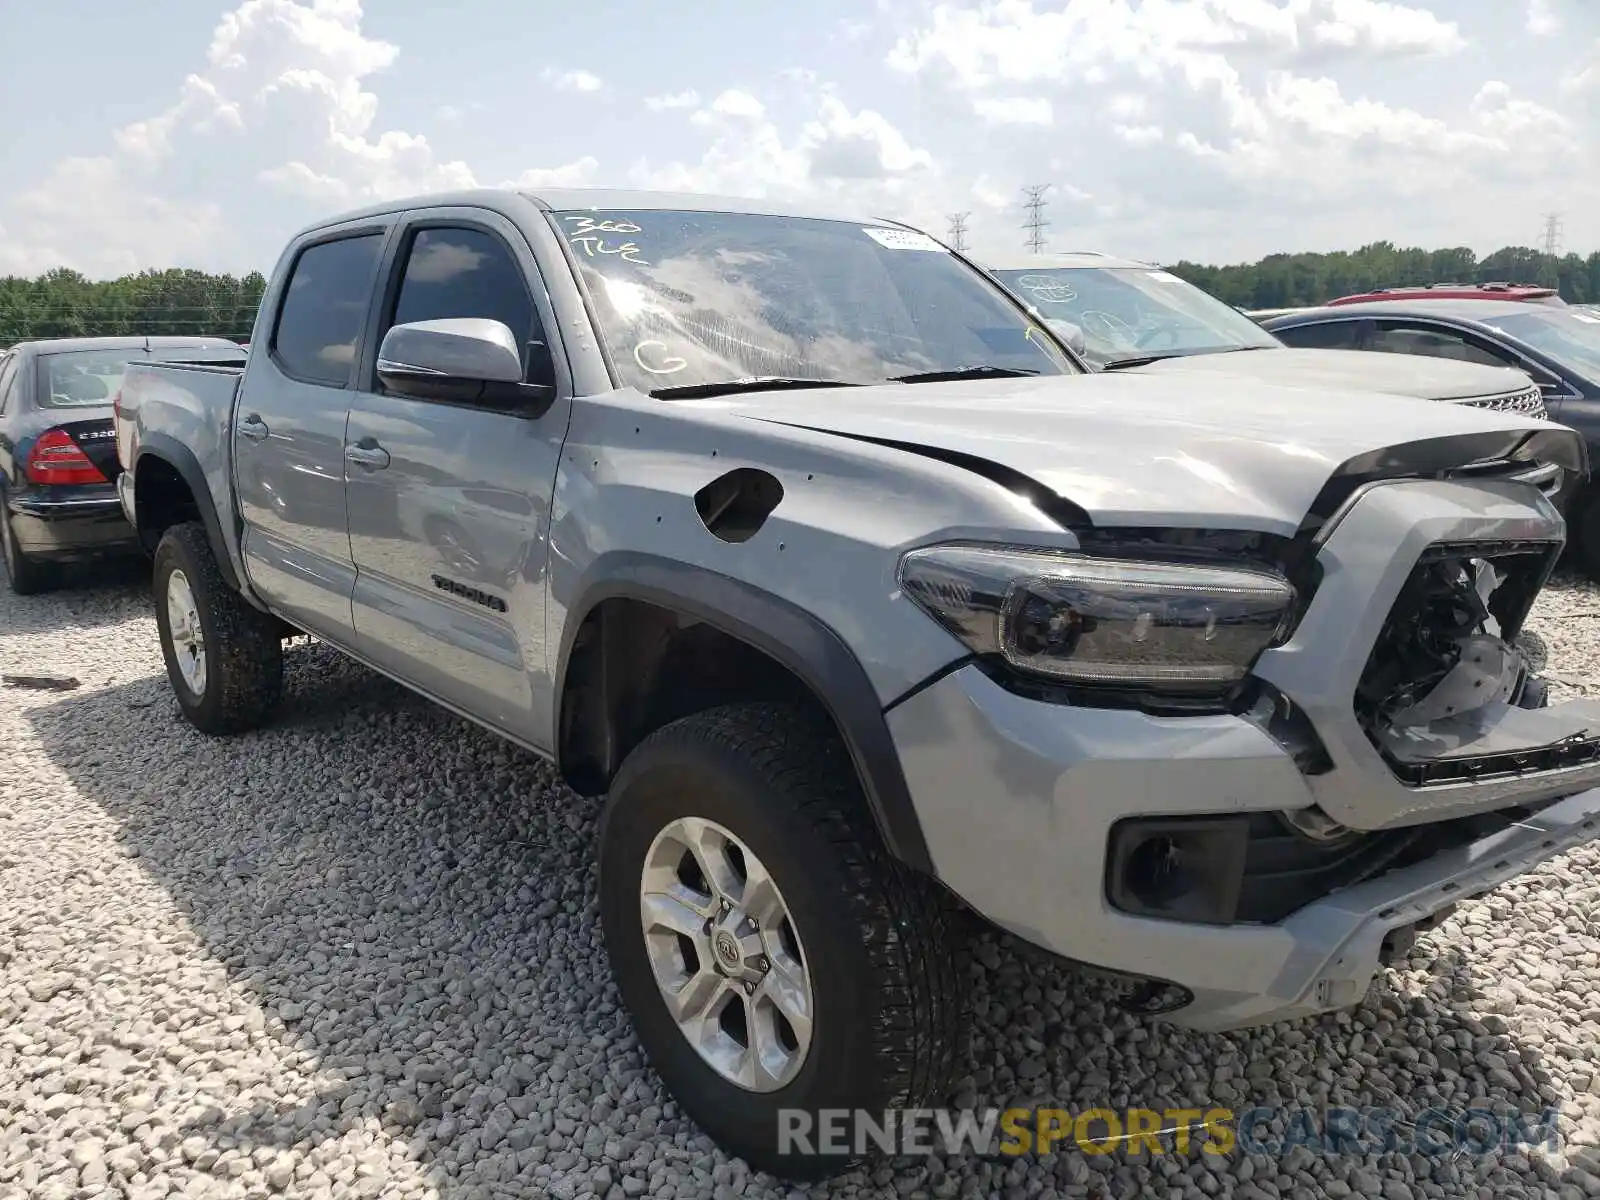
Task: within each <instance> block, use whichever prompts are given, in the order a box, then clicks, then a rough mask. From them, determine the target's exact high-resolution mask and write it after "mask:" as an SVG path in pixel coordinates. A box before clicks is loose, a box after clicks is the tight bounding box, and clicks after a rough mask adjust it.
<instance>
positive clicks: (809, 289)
mask: <svg viewBox="0 0 1600 1200" xmlns="http://www.w3.org/2000/svg"><path fill="white" fill-rule="evenodd" d="M553 215H554V217H555V220H556V222H557V224H558V225H559V226H560V228H561V230H562V233H563V234H564V236H565V237H566V238H567V240H568V242H569V243H570V244H571V247H572V251H573V254H574V255H575V256H576V258H577V261H578V265H579V269H580V271H581V273H582V275H583V280H584V283H585V284H586V286H587V287H588V290H589V292H590V294H591V295H592V296H593V298H594V305H595V309H596V316H597V318H598V322H599V326H600V333H601V337H602V338H603V339H604V340H605V342H606V347H607V349H608V350H609V351H610V353H611V358H612V360H613V362H614V363H615V364H616V368H617V371H618V372H619V374H620V375H621V377H622V381H623V382H624V383H625V384H629V385H631V386H633V387H635V388H637V389H639V390H640V391H643V392H650V391H656V390H659V389H663V388H673V389H676V388H690V389H692V388H693V387H694V386H695V385H700V384H717V383H725V382H730V381H734V380H748V379H751V378H754V377H772V378H775V379H776V378H781V379H789V380H802V381H804V380H818V381H821V380H829V381H836V382H845V383H882V382H884V381H885V380H888V379H891V378H894V377H895V376H902V375H912V374H920V373H924V372H930V371H962V370H966V369H970V368H974V367H999V368H1004V369H1008V370H1014V371H1019V372H1025V373H1028V374H1034V373H1037V374H1041V375H1059V374H1063V373H1067V372H1074V371H1076V367H1075V366H1074V365H1073V363H1072V362H1071V360H1070V359H1069V358H1068V357H1067V356H1066V355H1065V354H1064V353H1063V352H1062V351H1061V349H1060V347H1059V346H1057V345H1056V344H1055V343H1054V342H1052V341H1051V340H1050V338H1049V337H1048V335H1046V334H1044V333H1042V332H1041V331H1040V330H1039V329H1038V328H1037V327H1036V326H1035V325H1033V323H1032V322H1030V321H1029V319H1028V316H1027V314H1026V313H1024V312H1023V311H1022V310H1021V309H1020V308H1018V307H1017V306H1016V305H1014V304H1012V303H1011V302H1010V301H1009V300H1008V299H1007V298H1006V297H1005V295H1004V293H1002V292H1001V291H1000V289H998V288H996V287H995V286H994V285H993V284H992V283H990V281H989V280H987V279H985V278H984V277H983V276H982V275H981V274H980V273H979V272H977V271H974V270H972V269H971V268H970V267H967V266H965V265H963V264H962V263H961V262H960V261H958V260H957V259H955V258H954V257H952V256H951V255H950V253H949V252H948V251H946V250H945V249H944V247H942V246H940V245H939V244H938V243H937V242H935V241H933V240H932V239H931V238H929V237H927V236H926V235H924V234H920V233H913V232H911V231H909V230H904V229H896V228H890V227H886V226H874V225H859V224H852V223H850V222H846V221H832V220H816V219H812V218H805V217H774V216H756V215H751V214H744V213H713V212H686V211H681V210H650V211H621V210H616V209H610V210H595V209H589V210H585V211H583V212H558V213H555V214H553Z"/></svg>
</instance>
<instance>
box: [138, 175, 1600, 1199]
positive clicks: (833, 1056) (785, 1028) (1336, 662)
mask: <svg viewBox="0 0 1600 1200" xmlns="http://www.w3.org/2000/svg"><path fill="white" fill-rule="evenodd" d="M250 345H251V353H250V356H249V359H248V363H247V365H246V366H244V367H243V369H242V371H241V370H238V369H219V368H214V367H206V366H160V365H149V366H134V367H132V368H130V369H129V371H128V372H127V377H126V380H125V382H124V385H123V391H122V403H121V407H120V410H119V415H118V424H117V449H118V454H119V456H120V459H121V462H122V464H123V465H124V467H125V470H124V472H123V473H122V475H121V476H120V478H119V483H118V486H119V489H120V493H121V497H122V501H123V504H124V505H125V508H126V511H127V514H128V516H129V518H130V519H131V520H132V522H133V523H134V525H135V527H136V529H137V531H138V534H139V536H140V538H141V539H142V540H143V542H144V544H145V546H146V547H147V548H148V549H149V550H150V551H151V552H152V553H153V554H154V557H155V570H154V591H155V600H156V616H157V625H158V628H159V631H160V639H161V645H162V650H163V653H164V655H165V659H166V663H167V670H168V674H169V676H170V680H171V685H172V688H173V690H174V692H175V694H176V697H177V702H178V705H179V707H180V708H181V710H182V711H183V713H184V714H185V715H186V716H187V717H188V719H189V720H190V721H192V722H193V724H194V725H195V726H197V727H198V728H199V729H201V730H204V731H207V732H210V733H215V734H226V733H232V732H237V731H242V730H248V729H250V728H251V727H254V726H258V725H260V724H261V723H262V722H264V721H267V720H268V719H269V716H270V713H271V711H272V708H273V705H274V702H275V701H277V699H278V697H279V691H280V686H281V678H282V644H283V639H284V638H285V637H287V636H290V635H292V634H293V633H295V632H296V631H304V632H306V633H310V634H313V635H314V636H316V637H317V638H319V639H322V640H324V641H326V642H328V643H330V644H332V645H333V646H335V647H338V648H339V649H341V650H343V651H345V652H346V653H348V654H349V655H351V656H352V657H353V658H356V659H358V660H360V661H361V662H364V663H366V664H368V665H370V666H371V667H373V668H375V669H376V670H378V671H380V672H383V673H385V674H388V675H390V676H392V677H393V678H395V679H397V680H399V681H401V682H402V683H404V684H406V685H408V686H410V687H411V688H414V689H415V690H416V691H418V692H420V693H422V694H424V695H426V696H428V697H431V698H432V699H433V700H435V701H437V702H438V703H440V704H442V705H444V706H446V707H447V708H449V709H451V710H453V711H455V712H457V713H459V714H461V715H463V716H465V717H468V718H470V719H472V720H474V721H477V722H480V723H481V724H483V725H485V726H488V727H489V728H490V729H492V730H494V731H496V732H497V733H499V734H501V735H503V736H504V737H506V738H508V739H510V740H512V741H514V742H516V743H518V744H520V745H521V746H524V747H526V748H527V749H528V750H530V751H532V752H533V753H536V754H539V755H542V756H545V757H547V758H549V759H551V760H553V761H554V762H555V763H556V764H557V765H558V767H559V770H560V772H561V774H562V776H563V777H564V778H565V779H566V780H567V781H569V782H570V784H571V785H572V787H573V788H575V789H576V790H578V791H579V792H580V793H582V794H590V795H598V794H602V793H608V799H607V802H606V807H605V810H604V812H605V815H604V818H603V821H602V824H601V827H600V829H599V831H598V835H597V843H598V849H597V853H598V857H599V865H600V900H599V903H600V916H601V922H602V925H603V930H604V935H605V938H606V944H607V947H608V950H609V953H610V957H611V963H612V969H613V971H614V973H615V977H616V981H617V984H618V987H619V989H620V992H621V995H622V997H623V999H624V1001H625V1002H626V1004H627V1006H628V1008H629V1010H630V1012H631V1014H632V1018H633V1021H634V1025H635V1028H636V1030H637V1032H638V1035H639V1038H640V1040H641V1043H642V1045H643V1047H644V1049H645V1051H646V1052H647V1054H648V1055H649V1057H650V1060H651V1062H652V1063H653V1065H654V1066H655V1068H656V1069H657V1070H658V1071H659V1073H660V1074H661V1076H662V1078H663V1080H664V1081H665V1083H666V1085H667V1086H668V1087H669V1088H670V1090H671V1091H672V1093H673V1094H674V1095H675V1096H676V1097H677V1098H678V1100H679V1101H680V1102H681V1103H682V1105H683V1107H684V1109H685V1110H686V1111H687V1112H688V1113H689V1114H690V1115H691V1116H692V1117H693V1118H694V1119H695V1120H696V1121H697V1122H698V1123H699V1124H700V1125H701V1127H702V1128H704V1129H705V1130H707V1131H708V1132H709V1133H710V1134H711V1135H712V1136H713V1137H715V1138H716V1139H717V1140H718V1141H719V1142H720V1143H721V1144H722V1145H723V1146H725V1147H726V1148H727V1149H729V1150H730V1151H732V1152H734V1153H737V1154H739V1155H742V1156H743V1157H744V1158H745V1159H746V1160H747V1161H749V1162H750V1163H751V1164H752V1165H754V1166H757V1167H762V1168H767V1169H770V1170H773V1171H775V1172H777V1173H779V1174H782V1175H786V1176H789V1177H791V1178H799V1177H805V1176H815V1175H818V1174H822V1173H826V1172H828V1171H831V1170H834V1169H836V1168H838V1167H840V1166H842V1165H843V1160H840V1159H837V1158H828V1157H825V1156H818V1157H814V1158H812V1157H807V1158H800V1157H796V1156H791V1155H789V1154H787V1153H786V1151H785V1147H784V1146H783V1145H782V1144H781V1143H780V1138H779V1133H780V1129H781V1128H782V1124H781V1122H782V1121H784V1120H786V1119H787V1118H785V1117H780V1114H782V1113H784V1111H785V1110H803V1111H809V1112H813V1113H815V1112H816V1111H817V1110H822V1109H857V1110H866V1111H867V1113H868V1114H870V1115H871V1116H872V1117H873V1119H874V1120H880V1119H881V1117H882V1114H883V1112H884V1110H886V1109H893V1108H901V1107H930V1106H938V1105H939V1104H941V1103H943V1102H944V1101H945V1100H946V1098H947V1096H948V1089H949V1087H950V1086H951V1081H952V1079H953V1078H954V1077H955V1076H956V1075H957V1074H959V1072H960V1071H962V1070H963V1069H964V1063H963V1058H962V1050H961V1034H962V1031H963V1028H964V1015H963V1004H964V1000H965V997H966V993H967V990H968V983H967V980H966V978H965V974H964V972H965V965H964V964H965V962H966V960H965V958H964V957H963V952H962V938H963V931H964V930H970V929H971V928H972V926H973V921H972V919H971V914H977V916H978V917H979V918H981V919H982V920H985V921H988V922H991V923H992V924H993V925H995V926H998V927H1000V928H1001V929H1004V930H1008V931H1010V932H1011V933H1013V934H1015V935H1016V936H1018V937H1019V938H1023V939H1026V940H1027V941H1028V942H1031V943H1034V944H1036V945H1037V946H1039V947H1041V948H1043V949H1044V950H1046V951H1049V952H1052V953H1054V954H1055V955H1058V956H1060V957H1062V958H1064V959H1068V960H1073V961H1076V962H1079V963H1084V964H1088V965H1090V966H1092V967H1095V968H1099V969H1101V970H1103V971H1108V972H1110V973H1112V974H1113V975H1114V976H1116V977H1118V978H1120V979H1122V980H1123V981H1125V988H1124V990H1123V992H1122V995H1123V1002H1124V1004H1125V1005H1126V1006H1127V1007H1128V1008H1130V1009H1132V1010H1134V1011H1138V1012H1141V1013H1145V1014H1149V1015H1159V1016H1162V1017H1164V1018H1165V1019H1168V1020H1172V1021H1177V1022H1182V1023H1185V1024H1187V1025H1190V1026H1194V1027H1198V1028H1201V1029H1211V1030H1222V1029H1231V1028H1236V1027H1240V1026H1247V1025H1252V1024H1257V1023H1263V1022H1270V1021H1278V1020H1283V1019H1289V1018H1298V1017H1303V1016H1306V1015H1309V1014H1315V1013H1319V1012H1323V1011H1326V1010H1331V1009H1336V1008H1339V1007H1342V1006H1348V1005H1351V1004H1353V1003H1355V1002H1357V1001H1359V1000H1360V999H1361V998H1362V996H1363V994H1364V992H1365V990H1366V989H1367V987H1368V985H1369V984H1370V983H1371V982H1372V981H1373V979H1374V977H1375V975H1376V974H1377V973H1378V971H1379V969H1380V966H1381V964H1383V963H1384V962H1385V961H1386V959H1387V958H1388V957H1389V956H1391V955H1392V954H1393V953H1395V952H1396V950H1397V949H1399V948H1401V947H1403V946H1404V945H1405V944H1406V943H1407V941H1408V939H1410V938H1412V937H1414V936H1415V933H1416V931H1417V930H1418V929H1419V928H1425V927H1426V926H1427V925H1428V924H1429V923H1430V922H1433V921H1436V920H1437V919H1438V917H1439V915H1440V913H1441V912H1442V911H1444V910H1446V909H1447V908H1448V907H1449V906H1450V905H1452V904H1453V903H1455V902H1457V901H1459V900H1461V899H1463V898H1465V897H1470V896H1474V895H1478V894H1481V893H1483V892H1484V891H1486V890H1487V889H1490V888H1493V887H1494V886H1496V885H1497V884H1499V883H1501V882H1502V881H1504V880H1507V879H1509V878H1511V877H1513V876H1516V875H1518V874H1519V873H1522V872H1525V871H1527V870H1529V869H1530V868H1531V867H1533V866H1534V865H1535V864H1537V863H1539V862H1541V861H1542V860H1545V859H1548V858H1550V857H1551V856H1553V855H1558V854H1560V853H1562V852H1563V851H1565V850H1567V849H1569V848H1570V847H1572V846H1574V845H1576V844H1578V843H1581V842H1585V841H1588V840H1589V839H1592V838H1594V837H1596V836H1597V823H1600V790H1597V789H1596V785H1597V784H1600V738H1597V737H1596V736H1595V731H1600V701H1593V700H1589V701H1577V702H1573V703H1568V704H1560V705H1548V704H1547V703H1546V692H1545V688H1544V686H1543V684H1542V683H1541V681H1540V680H1539V679H1537V678H1536V677H1534V676H1533V674H1532V673H1531V672H1530V670H1529V665H1528V662H1527V661H1526V659H1525V657H1524V655H1523V654H1522V653H1521V652H1520V651H1519V650H1518V648H1517V644H1516V636H1517V633H1518V630H1519V627H1520V625H1521V624H1522V622H1523V619H1524V617H1525V615H1526V614H1527V612H1528V610H1529V606H1530V605H1531V604H1532V603H1533V601H1534V599H1535V597H1536V596H1537V595H1538V593H1539V590H1540V588H1541V586H1542V585H1543V584H1544V582H1545V580H1546V577H1547V574H1548V572H1549V570H1550V567H1551V564H1552V563H1553V562H1554V560H1555V558H1556V555H1557V554H1558V552H1559V551H1560V549H1561V547H1562V543H1563V539H1564V536H1565V531H1564V526H1563V524H1562V520H1561V517H1560V515H1559V513H1558V512H1557V511H1556V510H1555V509H1554V508H1553V507H1552V505H1551V503H1550V502H1549V500H1548V499H1547V498H1546V497H1545V496H1544V495H1543V494H1542V493H1541V492H1540V490H1539V487H1538V486H1537V484H1536V483H1535V482H1533V480H1536V479H1542V478H1543V477H1544V475H1545V473H1547V471H1548V468H1551V467H1554V468H1557V469H1559V470H1560V471H1561V472H1563V473H1566V474H1569V475H1577V476H1581V475H1584V474H1586V473H1587V470H1588V462H1587V459H1586V456H1585V451H1584V447H1583V443H1582V442H1581V441H1580V439H1579V438H1578V437H1577V435H1576V434H1574V433H1573V432H1572V431H1570V430H1568V429H1565V428H1563V427H1561V426H1557V425H1553V424H1551V423H1550V422H1548V421H1541V420H1535V419H1532V418H1529V417H1526V416H1522V415H1518V414H1515V413H1504V412H1490V411H1480V410H1476V409H1471V408H1465V407H1459V406H1455V405H1447V404H1437V403H1429V402H1425V401H1413V400H1404V399H1398V398H1396V397H1393V396H1389V395H1369V394H1363V393H1352V392H1342V391H1335V390H1328V391H1320V390H1317V389H1314V388H1309V387H1306V386H1297V387H1292V388H1290V387H1281V386H1278V385H1274V384H1272V383H1268V382H1260V381H1251V380H1248V379H1245V378H1241V377H1237V376H1228V377H1223V376H1218V377H1217V378H1216V379H1215V380H1213V379H1211V378H1208V377H1207V376H1206V375H1205V374H1204V373H1196V374H1193V375H1187V376H1186V375H1184V374H1181V373H1174V372H1166V373H1160V372H1153V373H1141V372H1139V371H1136V370H1135V371H1127V372H1108V373H1089V372H1088V371H1086V370H1085V368H1084V367H1083V364H1082V363H1081V362H1079V361H1078V360H1077V359H1076V358H1075V357H1074V356H1073V355H1072V354H1071V353H1070V352H1069V351H1068V350H1067V349H1066V347H1065V346H1064V345H1063V344H1062V343H1060V342H1058V341H1057V340H1055V338H1054V337H1053V336H1052V335H1050V334H1049V333H1047V332H1045V331H1042V330H1041V329H1040V328H1039V326H1038V325H1037V324H1036V323H1035V321H1034V319H1033V317H1032V316H1031V314H1030V313H1029V312H1028V310H1027V309H1025V308H1024V307H1023V306H1022V305H1021V304H1020V303H1019V302H1018V301H1017V300H1016V299H1015V298H1013V297H1012V296H1010V295H1008V294H1007V293H1006V292H1005V291H1004V290H1003V289H1002V288H1000V287H999V286H998V285H997V284H996V283H995V282H994V281H993V280H992V279H990V278H989V277H988V276H986V275H985V274H983V273H982V272H981V271H980V270H979V269H978V268H976V267H975V266H973V265H972V264H971V263H969V262H968V261H967V260H965V259H964V258H963V257H961V256H960V255H957V254H953V253H951V252H950V251H949V250H947V249H946V248H945V247H943V246H942V245H940V244H939V243H937V242H936V241H934V240H932V239H930V238H928V237H927V236H926V235H924V234H922V233H920V232H918V231H916V230H914V229H910V228H908V227H905V226H903V225H899V224H896V223H894V222H891V221H884V220H859V219H858V220H849V219H844V218H841V217H839V216H837V215H832V214H825V213H812V212H798V211H794V210H791V209H788V208H785V207H781V206H774V205H767V204H763V203H760V202H756V201H744V200H738V201H733V200H714V199H709V198H706V197H700V196H669V195H656V194H642V193H631V192H620V191H619V192H612V191H603V190H602V191H591V190H581V191H560V192H545V193H542V194H539V195H532V194H524V193H518V192H511V191H483V192H472V193H464V194H456V195H448V196H442V197H441V196H433V197H427V198H423V199H418V200H413V201H409V202H396V203H392V204H388V205H384V206H381V207H373V208H368V209H366V210H363V211H360V212H356V213H352V214H349V215H346V216H343V217H341V218H338V219H336V220H331V221H328V222H326V223H325V224H320V225H318V226H316V227H314V228H311V229H307V230H305V231H304V232H302V233H301V234H299V235H298V236H296V237H295V238H294V240H293V241H292V242H291V243H290V245H289V246H288V248H287V249H286V251H285V252H284V255H283V257H282V259H281V260H280V261H279V263H278V265H277V268H276V270H275V272H274V274H273V276H272V279H271V282H270V284H269V286H268V288H267V291H266V294H265V297H264V299H263V302H262V305H261V311H260V315H259V318H258V321H257V327H256V329H255V330H254V334H253V336H252V338H251V342H250ZM963 910H965V911H963ZM790 1128H791V1129H792V1128H793V1126H790Z"/></svg>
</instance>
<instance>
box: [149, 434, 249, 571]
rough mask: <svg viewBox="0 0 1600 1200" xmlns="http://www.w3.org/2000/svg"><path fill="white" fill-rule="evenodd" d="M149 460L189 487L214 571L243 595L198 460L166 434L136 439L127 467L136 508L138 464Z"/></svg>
mask: <svg viewBox="0 0 1600 1200" xmlns="http://www.w3.org/2000/svg"><path fill="white" fill-rule="evenodd" d="M150 457H154V458H155V459H156V460H157V461H159V462H164V463H166V464H167V465H168V466H169V467H171V468H172V469H173V470H174V471H176V472H177V473H178V475H179V477H180V478H181V479H182V480H183V481H184V483H186V484H188V485H189V493H190V495H192V496H193V497H194V505H195V507H196V508H197V509H199V510H200V523H201V524H202V525H203V526H204V527H205V531H206V541H208V542H210V543H211V554H212V556H213V557H214V558H215V559H216V560H217V569H218V570H220V571H221V572H222V578H223V580H224V581H225V582H226V583H227V585H228V586H229V587H230V588H232V589H233V590H234V591H236V592H239V593H241V594H245V589H244V588H243V587H242V586H241V585H240V582H239V577H238V575H236V574H235V573H234V570H233V558H232V556H231V555H229V553H228V542H227V539H226V538H224V537H223V535H222V522H221V521H220V520H219V519H218V518H217V508H216V505H215V504H214V503H213V502H212V500H211V489H210V488H209V487H208V486H206V475H205V472H204V471H202V470H201V469H200V460H199V459H197V458H196V457H195V456H194V451H193V450H190V449H189V447H187V446H185V445H184V444H183V443H182V442H180V441H178V440H177V439H176V438H173V437H171V436H169V435H167V434H164V433H150V434H146V435H145V436H144V437H143V438H142V439H141V440H140V442H139V452H138V453H137V454H136V455H135V456H134V459H133V464H132V466H131V467H130V468H129V470H130V471H132V473H133V479H134V489H133V499H134V503H135V504H136V505H137V504H138V502H139V486H138V479H139V464H140V463H141V462H143V461H144V460H145V459H146V458H150Z"/></svg>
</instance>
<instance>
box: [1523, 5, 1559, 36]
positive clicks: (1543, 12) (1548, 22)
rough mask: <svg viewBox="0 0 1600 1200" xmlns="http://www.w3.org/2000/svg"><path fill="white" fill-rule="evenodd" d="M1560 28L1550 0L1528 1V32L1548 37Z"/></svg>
mask: <svg viewBox="0 0 1600 1200" xmlns="http://www.w3.org/2000/svg"><path fill="white" fill-rule="evenodd" d="M1560 28H1561V22H1560V21H1559V20H1557V18H1556V12H1555V9H1554V7H1552V5H1551V3H1550V0H1528V32H1529V33H1532V34H1535V35H1536V36H1538V37H1548V36H1549V35H1550V34H1552V33H1554V32H1556V30H1558V29H1560Z"/></svg>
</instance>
